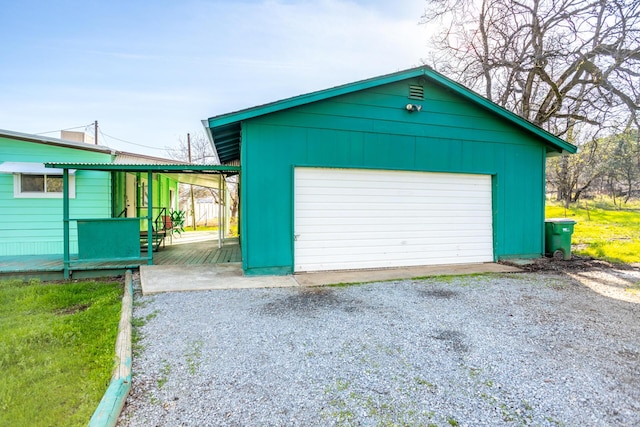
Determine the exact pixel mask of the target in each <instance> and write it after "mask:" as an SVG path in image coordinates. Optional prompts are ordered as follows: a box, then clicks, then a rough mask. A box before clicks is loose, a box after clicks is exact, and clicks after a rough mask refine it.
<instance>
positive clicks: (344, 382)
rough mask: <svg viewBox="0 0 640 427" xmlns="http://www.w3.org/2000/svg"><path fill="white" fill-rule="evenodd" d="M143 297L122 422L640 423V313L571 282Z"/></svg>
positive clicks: (434, 283) (537, 276)
mask: <svg viewBox="0 0 640 427" xmlns="http://www.w3.org/2000/svg"><path fill="white" fill-rule="evenodd" d="M635 273H637V272H631V273H625V274H632V275H633V274H635ZM634 277H635V276H634ZM633 280H635V282H634V283H636V284H637V283H640V277H635V278H633ZM135 301H136V303H135V308H134V318H136V319H137V323H144V325H143V326H140V327H138V328H137V330H138V332H139V334H140V336H141V339H140V341H139V342H138V343H137V344H136V345H134V349H135V348H137V351H136V352H135V354H134V360H133V371H134V379H133V390H132V394H131V395H130V397H129V399H128V400H127V404H126V406H125V409H124V411H123V413H122V415H121V417H120V422H119V425H120V426H225V425H229V426H245V425H246V426H316V425H317V426H332V425H358V426H360V425H362V426H405V425H407V426H458V425H459V426H502V425H504V426H513V425H541V426H617V425H619V426H638V425H640V304H638V303H634V302H625V301H619V300H616V299H612V298H608V297H604V296H601V295H599V294H598V293H596V292H594V291H593V290H591V289H590V288H587V287H585V286H582V285H580V284H579V283H578V282H576V281H574V280H573V279H571V278H569V277H567V276H564V275H561V274H543V273H521V274H511V275H495V274H494V275H482V276H463V277H455V278H451V277H445V278H431V279H426V280H405V281H397V282H384V283H372V284H366V285H354V286H346V287H339V286H336V287H321V288H284V289H243V290H219V291H208V292H191V293H174V294H160V295H154V296H149V297H142V296H136V299H135Z"/></svg>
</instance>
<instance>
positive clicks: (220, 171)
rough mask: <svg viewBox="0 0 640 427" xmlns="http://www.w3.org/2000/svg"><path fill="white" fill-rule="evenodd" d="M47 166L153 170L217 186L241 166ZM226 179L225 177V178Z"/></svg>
mask: <svg viewBox="0 0 640 427" xmlns="http://www.w3.org/2000/svg"><path fill="white" fill-rule="evenodd" d="M44 165H45V167H47V168H57V169H75V170H92V171H106V172H147V173H148V172H152V173H160V174H165V175H171V177H172V178H174V179H176V180H177V181H179V182H182V183H185V184H193V185H199V186H202V187H212V188H217V187H218V185H219V182H220V178H221V177H223V176H230V175H236V174H238V173H239V172H240V170H241V168H240V166H224V165H196V164H191V163H182V164H176V163H166V164H138V163H136V164H122V163H62V162H49V163H45V164H44ZM223 180H224V179H223Z"/></svg>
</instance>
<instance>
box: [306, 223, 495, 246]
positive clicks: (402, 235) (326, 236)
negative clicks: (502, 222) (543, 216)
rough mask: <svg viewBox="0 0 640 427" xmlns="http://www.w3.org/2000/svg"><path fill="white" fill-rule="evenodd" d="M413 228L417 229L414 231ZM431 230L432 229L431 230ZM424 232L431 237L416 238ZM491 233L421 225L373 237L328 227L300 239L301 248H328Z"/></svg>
mask: <svg viewBox="0 0 640 427" xmlns="http://www.w3.org/2000/svg"><path fill="white" fill-rule="evenodd" d="M412 227H416V228H415V229H412ZM430 228H431V229H430ZM422 231H428V232H429V237H428V238H424V237H416V234H421V232H422ZM487 231H491V230H490V229H488V228H484V229H478V230H471V231H469V230H443V229H442V227H435V226H433V225H432V224H420V225H419V226H412V225H406V226H405V227H404V228H403V229H401V230H397V231H380V232H377V233H376V235H375V236H373V235H371V233H370V232H369V231H367V230H363V229H361V230H360V231H359V230H352V231H350V232H348V233H346V232H345V233H337V232H335V230H334V229H332V228H330V227H326V232H324V233H316V234H306V235H304V237H302V236H301V237H298V240H297V242H298V244H299V247H301V248H302V247H304V246H305V244H307V242H309V243H308V244H309V245H311V244H313V245H315V244H316V242H326V244H327V247H329V246H330V244H331V242H335V245H336V246H338V245H339V246H344V245H345V244H349V242H350V241H352V244H353V245H357V244H358V243H359V241H367V242H380V243H379V244H381V245H386V244H388V242H390V241H392V240H393V239H397V240H398V241H402V240H407V239H411V240H412V241H434V240H435V239H448V238H451V237H454V238H456V237H461V238H462V237H464V238H467V239H469V241H472V239H475V238H478V239H486V232H487ZM339 242H346V243H339Z"/></svg>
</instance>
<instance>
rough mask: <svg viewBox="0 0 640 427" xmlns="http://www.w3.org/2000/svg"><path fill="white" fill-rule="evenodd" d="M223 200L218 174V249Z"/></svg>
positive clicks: (220, 235)
mask: <svg viewBox="0 0 640 427" xmlns="http://www.w3.org/2000/svg"><path fill="white" fill-rule="evenodd" d="M223 203H224V198H223V197H222V174H218V249H220V248H221V247H222V236H223V233H222V227H223V225H222V204H223Z"/></svg>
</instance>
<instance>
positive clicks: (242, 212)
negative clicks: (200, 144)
mask: <svg viewBox="0 0 640 427" xmlns="http://www.w3.org/2000/svg"><path fill="white" fill-rule="evenodd" d="M241 138H242V140H243V141H246V140H247V139H246V138H247V135H246V129H245V128H244V127H243V128H242V135H241ZM246 161H247V147H246V144H240V164H241V165H245V164H246ZM238 179H239V182H238V186H239V187H238V191H240V201H239V203H240V204H239V206H238V221H239V224H238V228H239V230H238V232H239V233H240V239H238V240H239V242H240V256H241V257H242V270H243V271H245V272H246V271H247V266H248V259H247V258H248V256H247V253H248V249H247V246H248V245H247V237H248V236H249V233H248V230H247V228H248V221H247V213H246V211H247V188H246V187H245V186H244V185H242V181H243V174H242V172H240V177H239V178H238Z"/></svg>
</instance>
